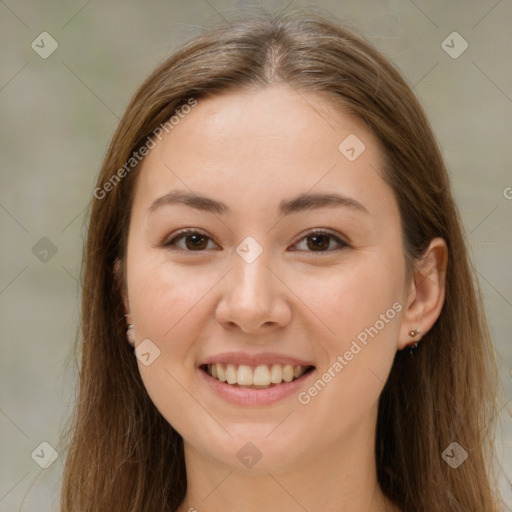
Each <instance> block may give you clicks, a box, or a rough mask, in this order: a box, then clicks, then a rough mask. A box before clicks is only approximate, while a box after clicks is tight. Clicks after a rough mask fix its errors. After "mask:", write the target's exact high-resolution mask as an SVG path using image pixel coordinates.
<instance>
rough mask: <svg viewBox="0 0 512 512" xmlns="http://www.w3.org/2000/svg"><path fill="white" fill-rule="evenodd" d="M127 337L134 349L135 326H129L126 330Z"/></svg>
mask: <svg viewBox="0 0 512 512" xmlns="http://www.w3.org/2000/svg"><path fill="white" fill-rule="evenodd" d="M126 337H127V338H128V343H129V344H130V345H131V346H132V347H134V346H135V331H134V329H133V324H129V325H128V328H127V329H126Z"/></svg>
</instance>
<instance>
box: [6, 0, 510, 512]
mask: <svg viewBox="0 0 512 512" xmlns="http://www.w3.org/2000/svg"><path fill="white" fill-rule="evenodd" d="M287 3H288V2H287ZM290 4H291V5H292V6H301V5H305V4H304V3H302V2H299V1H295V2H291V3H290ZM245 5H248V3H246V2H232V1H231V2H230V1H227V0H187V1H163V0H155V1H153V2H148V3H143V2H137V1H135V0H129V1H125V2H121V1H119V0H117V1H116V0H110V1H105V2H100V1H99V0H91V1H86V0H85V1H74V2H64V1H54V2H50V1H44V2H37V3H36V2H29V1H15V0H5V1H2V0H0V41H1V44H0V118H1V125H0V130H1V143H2V145H1V158H0V169H1V173H0V180H1V181H0V233H1V237H2V250H1V253H0V258H1V259H0V269H1V270H0V315H1V316H0V339H1V363H0V364H1V369H0V383H1V395H0V430H1V441H0V443H1V444H0V461H1V462H0V512H11V511H18V510H24V511H29V510H30V511H32V510H34V511H35V510H37V511H42V510H56V509H57V507H56V505H55V503H56V500H57V499H58V488H59V487H58V486H59V478H60V475H61V471H62V463H63V456H62V447H60V446H59V438H60V432H61V430H62V428H63V426H64V424H65V421H66V419H67V417H68V415H69V414H70V412H71V407H72V400H73V396H74V390H73V388H74V383H75V375H76V368H75V367H74V365H73V362H72V359H71V355H72V348H73V344H74V340H75V336H76V329H77V319H78V314H79V292H80V289H79V284H78V282H77V278H78V275H79V269H80V258H81V248H82V243H83V236H84V229H83V227H82V223H83V220H84V209H85V208H86V206H87V204H88V202H89V200H90V198H91V195H92V190H93V187H94V182H95V176H96V174H97V172H98V170H99V167H100V164H101V160H102V158H103V156H104V154H105V151H106V146H107V143H108V141H109V139H110V137H111V135H112V133H113V130H114V129H115V127H116V125H117V122H118V118H119V117H120V116H121V114H122V112H123V109H124V107H125V106H126V104H127V102H128V100H129V98H130V97H131V95H132V94H133V93H134V91H135V89H136V87H137V86H138V85H139V84H140V82H141V81H142V80H143V79H144V78H145V77H146V75H147V74H148V73H149V72H150V71H151V70H152V69H153V68H154V67H155V66H156V65H157V64H158V63H159V62H161V61H162V60H163V59H164V58H165V57H166V56H168V55H169V54H170V53H171V52H172V51H173V50H174V49H176V48H177V47H178V46H179V45H180V44H181V43H182V42H184V41H185V40H187V39H188V38H189V37H191V36H193V35H195V34H196V33H197V32H198V30H199V29H198V27H200V26H208V25H212V24H215V23H217V22H219V21H221V20H222V17H223V16H225V15H227V14H228V13H230V12H232V11H234V10H238V9H239V8H241V7H243V6H245ZM261 5H263V6H264V7H265V9H267V10H269V11H274V10H275V9H276V8H277V7H282V6H284V5H286V3H285V2H278V1H264V0H262V3H261ZM308 5H312V4H308ZM315 5H317V6H321V7H323V8H325V9H326V10H327V11H326V12H328V11H331V12H334V13H335V14H336V15H337V16H339V17H341V18H343V19H345V20H346V21H347V23H348V24H349V25H350V26H352V27H353V28H354V29H356V30H358V31H359V32H361V33H362V34H363V35H365V36H366V37H367V38H369V39H370V40H371V41H372V42H373V43H374V44H375V45H376V46H377V47H378V48H379V49H380V50H381V51H382V52H383V53H384V54H385V55H386V56H388V57H389V58H391V59H392V60H393V62H394V63H395V64H396V65H397V66H398V67H399V69H400V70H401V71H402V72H403V74H404V76H405V77H406V79H407V80H408V81H409V83H410V84H411V85H412V86H414V91H415V92H416V94H417V95H418V96H419V98H420V100H421V102H422V103H423V105H424V106H425V109H426V111H427V113H428V115H429V117H430V119H431V122H432V124H433V127H434V130H435V132H436V134H437V137H438V140H439V142H440V144H441V147H442V150H443V153H444V156H445V158H446V161H447V164H448V167H449V169H450V173H451V178H452V183H453V187H454V191H455V195H456V199H457V202H458V205H459V207H460V210H461V214H462V218H463V222H464V225H465V228H466V231H467V237H468V242H469V245H470V248H471V252H472V255H473V258H474V261H475V264H476V268H477V271H478V276H479V279H480V282H481V286H482V291H483V294H484V299H485V305H486V311H487V314H488V320H489V324H490V327H491V331H492V334H493V338H494V341H495V345H496V350H497V354H498V361H499V365H500V371H501V377H502V383H503V405H504V408H503V409H502V412H501V414H500V418H499V419H500V421H501V425H502V426H501V429H500V430H499V431H498V452H499V454H500V457H501V459H502V463H503V469H504V472H503V474H502V477H501V485H502V488H503V493H504V495H505V498H506V499H507V503H508V504H509V507H510V506H512V492H511V485H510V483H509V482H510V480H511V477H512V446H511V441H512V422H511V417H510V407H509V406H507V405H506V404H508V402H509V400H511V399H512V385H511V379H510V376H511V372H510V368H511V362H512V348H511V344H510V342H509V340H510V332H511V327H512V323H511V318H512V272H511V265H510V252H511V249H512V229H511V220H512V199H507V197H506V195H508V197H509V198H512V189H508V188H507V187H512V173H511V171H510V162H511V151H512V149H511V147H512V144H511V140H510V138H511V134H512V76H511V63H512V57H511V56H512V33H511V31H510V26H511V22H512V2H511V1H510V0H500V1H496V0H489V1H487V0H486V1H465V0H457V1H451V2H449V3H448V2H440V1H425V0H423V1H422V0H415V1H412V0H394V1H377V0H374V1H362V2H340V1H337V2H335V1H324V2H319V3H316V4H315ZM44 31H46V32H48V33H50V34H51V36H52V37H53V38H54V39H55V40H56V41H57V42H58V45H59V46H58V49H57V50H56V51H55V52H54V53H53V54H52V55H51V56H49V57H48V58H46V59H43V58H41V57H40V56H39V55H38V53H36V51H34V49H32V47H31V43H32V41H34V40H36V42H37V41H40V38H39V39H36V38H37V37H38V36H39V34H41V33H42V32H44ZM454 31H456V32H458V33H459V34H460V35H461V36H462V37H463V38H464V40H465V41H467V43H468V45H469V46H468V48H467V50H466V51H465V52H464V53H462V55H460V56H459V57H458V58H452V57H451V56H450V55H448V53H447V52H446V51H445V50H444V49H443V47H442V42H443V41H444V40H445V39H446V38H447V36H448V35H449V34H451V33H452V32H454ZM448 41H450V39H448ZM461 42H462V41H461V40H455V42H454V49H455V50H456V49H458V48H461V46H460V44H461ZM449 44H450V45H451V42H450V43H449ZM46 48H48V46H46ZM507 191H509V194H507ZM43 237H47V238H48V239H49V240H50V241H51V244H53V245H51V244H49V242H48V241H47V240H46V241H45V240H43V241H42V242H40V240H41V239H42V238H43ZM38 243H39V244H40V245H36V244H38ZM34 246H36V249H33V248H34ZM53 246H54V250H55V249H56V251H57V252H56V253H55V254H52V248H53ZM44 249H46V250H48V253H44V252H41V251H42V250H44ZM34 253H35V254H34ZM45 258H46V259H47V261H46V262H45V261H44V259H45ZM508 405H510V404H508ZM43 441H46V442H48V443H50V444H51V445H52V446H53V447H55V448H56V449H57V451H59V453H60V456H59V457H58V458H57V460H56V462H55V463H53V464H52V465H51V466H50V467H49V468H48V469H44V470H43V469H41V468H40V467H39V466H38V465H37V464H36V462H35V461H34V460H33V459H32V458H31V453H32V452H33V450H34V449H36V447H38V446H39V444H40V443H41V442H43ZM36 453H40V450H39V452H37V451H36ZM47 453H48V452H47ZM511 510H512V508H511Z"/></svg>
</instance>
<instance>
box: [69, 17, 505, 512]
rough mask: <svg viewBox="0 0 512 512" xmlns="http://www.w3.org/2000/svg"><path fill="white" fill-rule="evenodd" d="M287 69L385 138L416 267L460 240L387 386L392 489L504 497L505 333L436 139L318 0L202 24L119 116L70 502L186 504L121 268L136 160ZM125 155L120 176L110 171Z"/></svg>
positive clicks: (460, 507)
mask: <svg viewBox="0 0 512 512" xmlns="http://www.w3.org/2000/svg"><path fill="white" fill-rule="evenodd" d="M278 82H283V83H287V84H288V85H290V86H291V87H293V88H294V89H296V90H297V91H309V92H318V93H325V94H327V95H328V96H329V97H330V98H332V100H334V103H333V105H339V108H343V109H345V111H347V110H348V111H349V112H350V113H352V114H354V115H355V116H357V117H358V118H360V119H362V120H363V121H364V122H365V123H366V125H367V126H368V127H369V129H370V130H371V131H372V133H373V134H374V135H375V136H376V137H378V139H379V140H380V141H381V143H382V148H383V151H384V155H383V156H384V160H385V166H384V169H382V172H383V174H384V176H385V179H386V180H387V182H388V183H389V185H390V186H391V187H392V189H393V191H394V194H395V197H396V200H397V203H398V206H399V210H400V213H401V219H402V231H403V240H404V254H405V255H406V261H407V265H408V270H409V271H411V269H413V268H414V264H415V262H416V261H419V258H420V256H421V255H422V254H423V253H424V251H425V249H426V248H427V246H428V244H429V241H430V240H431V239H432V238H434V237H442V238H444V239H445V240H446V242H447V245H448V250H449V263H448V266H447V269H446V270H447V274H446V296H445V303H444V306H443V309H442V312H441V314H440V316H439V318H438V320H437V321H436V323H435V325H434V326H433V328H432V329H431V330H430V331H429V332H428V333H427V334H426V335H425V336H424V338H423V342H422V344H421V345H420V347H419V348H418V349H417V351H416V353H415V355H414V357H412V358H411V357H410V356H409V355H408V354H406V353H405V352H404V351H399V352H397V354H396V357H395V360H394V363H393V367H392V370H391V374H390V376H389V379H388V381H387V383H386V385H385V387H384V390H383V392H382V394H381V397H380V402H379V414H378V422H377V438H376V461H377V472H378V479H379V483H380V485H381V487H382V490H383V492H384V493H385V494H386V495H387V496H388V497H389V498H390V499H391V500H392V501H393V502H394V503H395V504H396V505H397V506H398V507H399V508H400V509H401V510H403V511H408V512H421V511H425V512H426V511H428V512H446V511H447V510H449V511H451V512H456V511H460V512H462V511H464V512H467V511H486V512H492V511H497V510H499V508H498V507H499V506H500V503H501V501H500V499H499V497H498V496H499V495H498V492H497V489H496V485H495V480H494V476H493V475H494V472H493V467H494V466H493V464H492V462H493V461H494V459H493V457H492V456H493V453H494V452H493V450H492V441H491V439H492V432H493V429H492V428H491V427H492V426H493V421H492V420H493V418H495V415H496V398H495V397H496V395H495V392H496V386H497V374H496V368H495V362H494V356H493V346H492V342H491V340H490V336H489V333H488V328H487V325H486V320H485V316H484V312H483V307H482V301H481V296H480V292H479V289H478V285H477V284H476V281H474V275H475V272H474V269H472V267H471V264H470V262H469V259H468V254H467V249H466V242H465V239H464V235H463V232H462V227H461V221H460V219H459V216H458V213H457V209H456V206H455V204H454V200H453V197H452V193H451V190H450V184H449V180H448V176H447V171H446V168H445V164H444V162H443V159H442V156H441V153H440V150H439V148H438V145H437V142H436V140H435V137H434V135H433V133H432V129H431V128H430V125H429V122H428V120H427V118H426V115H425V113H424V111H423V109H422V107H421V106H420V104H419V103H418V100H417V99H416V98H415V96H414V94H413V92H412V91H411V88H410V87H409V86H408V85H407V83H406V82H405V80H404V79H403V78H402V77H401V75H400V74H399V73H398V71H397V70H396V69H395V68H394V67H393V66H392V65H391V64H390V63H389V62H388V61H387V60H386V59H385V58H384V57H382V56H381V55H380V54H379V53H378V52H377V51H376V50H375V49H374V48H373V47H372V46H371V45H370V44H369V43H367V42H366V41H365V40H364V39H363V38H362V37H360V36H356V35H355V34H354V33H353V32H352V31H350V30H347V29H345V28H343V27H342V26H341V24H339V23H336V22H332V21H330V20H329V19H327V18H326V17H324V16H322V15H319V14H317V13H316V12H315V11H312V10H309V11H305V12H293V13H291V12H288V13H286V12H285V13H279V14H274V15H266V14H261V13H256V14H252V15H249V16H245V17H239V18H234V19H232V20H231V21H230V22H228V23H227V24H225V25H222V26H217V27H214V28H213V29H209V30H207V31H205V32H204V33H203V34H201V35H199V36H197V37H195V38H194V39H192V40H191V41H190V42H189V43H188V44H186V45H185V46H183V47H182V48H181V49H180V50H179V51H178V52H176V53H175V54H174V55H172V56H171V57H170V58H169V59H168V60H166V61H165V62H164V63H163V64H161V65H160V66H159V67H158V68H157V69H156V70H155V71H154V72H153V73H152V74H151V76H149V78H147V80H146V81H145V82H144V83H143V84H142V86H141V87H140V88H139V90H138V91H137V92H136V94H135V96H134V97H133V99H132V100H131V102H130V104H129V105H128V107H127V109H126V111H125V113H124V115H123V118H122V119H121V122H120V124H119V127H118V128H117V131H116V132H115V134H114V136H113V139H112V141H111V144H110V146H109V149H108V152H107V154H106V157H105V160H104V163H103V166H102V169H101V172H100V175H99V178H98V182H97V187H98V188H97V189H96V190H100V189H101V193H95V197H94V199H93V200H92V204H91V211H90V224H89V233H88V239H87V243H86V246H85V249H84V260H83V274H82V283H83V297H82V323H81V332H82V345H81V347H80V348H81V371H80V387H79V395H78V403H77V412H76V414H75V416H74V421H73V425H72V429H71V430H72V438H71V440H70V444H69V451H68V455H67V461H66V466H65V473H64V479H63V487H62V498H61V506H62V511H63V512H78V511H80V512H93V511H94V512H102V511H105V512H112V511H113V510H122V511H123V512H135V511H136V512H154V511H155V510H159V511H175V510H176V508H177V507H178V505H179V504H180V503H181V501H182V500H183V498H184V496H185V491H186V474H185V465H184V455H183V443H182V438H181V436H180V435H179V434H178V433H177V432H176V431H175V430H174V429H173V428H172V426H170V425H169V424H168V423H167V421H166V420H165V419H164V418H163V417H162V416H161V414H160V413H159V412H158V411H157V409H156V407H155V406H154V405H153V403H152V401H151V400H150V398H149V396H148V394H147V393H146V390H145V388H144V385H143V383H142V381H141V378H140V375H139V372H138V368H137V364H136V359H135V357H134V356H133V350H132V349H131V348H130V346H129V345H128V343H127V341H126V332H125V330H126V323H125V319H124V310H123V305H122V297H121V291H120V287H119V282H118V281H117V280H116V276H115V273H114V271H113V267H114V264H115V262H116V260H118V259H119V260H120V261H123V258H124V255H125V251H126V240H127V233H128V227H129V216H130V209H131V201H132V197H133V193H134V186H135V182H136V181H135V180H136V175H137V171H138V166H134V168H133V169H131V168H128V167H126V166H125V164H126V162H128V161H129V160H130V157H131V156H132V155H133V154H134V152H136V151H138V150H139V149H140V148H141V146H142V145H143V144H145V143H147V140H150V139H152V138H154V134H153V132H154V130H155V129H156V128H157V127H158V126H159V125H161V124H163V123H165V122H166V121H168V120H169V119H170V118H171V117H172V115H173V114H174V113H175V111H176V109H177V108H178V107H180V105H183V104H184V103H185V102H187V100H190V99H191V98H194V99H196V100H198V101H200V99H201V98H204V97H206V96H208V95H211V94H214V93H216V92H220V91H226V90H230V89H233V90H234V89H248V90H249V89H255V88H261V87H265V86H267V85H269V84H273V83H278ZM333 108H337V107H336V106H334V107H333ZM148 137H149V139H148ZM123 166H125V172H124V173H122V172H121V173H120V174H117V176H118V177H119V176H121V174H122V175H123V176H122V179H116V180H115V181H113V180H112V177H113V176H114V175H116V173H118V170H119V169H121V168H123ZM107 182H110V186H108V187H106V186H105V184H106V183H107ZM452 442H457V443H458V444H459V445H461V446H462V447H463V448H464V449H465V450H466V452H467V453H468V458H467V460H466V461H465V462H464V463H463V464H462V465H460V466H459V467H458V468H457V469H453V468H452V467H450V465H448V464H447V463H446V462H445V460H443V458H442V457H441V454H442V452H443V450H444V449H445V448H447V447H448V446H449V445H450V444H451V443H452Z"/></svg>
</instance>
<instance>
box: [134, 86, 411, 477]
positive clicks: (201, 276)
mask: <svg viewBox="0 0 512 512" xmlns="http://www.w3.org/2000/svg"><path fill="white" fill-rule="evenodd" d="M155 142H156V147H154V148H153V149H151V150H150V151H149V154H148V155H147V157H146V159H145V161H144V163H143V166H142V169H141V172H140V175H139V176H138V181H137V187H136V192H135V196H134V202H133V208H132V213H131V221H130V230H129V236H128V250H127V262H126V264H127V267H126V282H127V291H128V297H129V305H128V304H127V308H129V311H130V317H131V321H132V322H133V324H134V325H135V334H136V339H137V345H138V349H137V353H138V365H139V369H140V373H141V376H142V379H143V381H144V384H145V386H146V388H147V391H148V393H149V396H150V397H151V399H152V400H153V402H154V404H155V405H156V407H157V408H158V409H159V411H160V412H161V413H162V415H163V416H164V417H165V418H166V419H167V421H168V422H169V423H170V424H171V425H172V426H173V427H174V428H175V429H176V430H177V431H178V432H179V433H180V434H181V435H182V436H183V438H184V441H185V443H186V446H188V447H189V449H191V450H194V451H195V452H196V453H200V454H201V455H202V456H204V457H209V458H211V459H213V460H215V461H217V462H220V463H224V464H227V465H232V466H235V467H238V468H240V469H243V468H244V465H245V466H247V467H250V466H251V465H252V464H253V462H251V461H253V460H256V459H258V458H259V457H261V459H260V460H259V461H258V466H257V467H258V468H262V469H270V468H273V469H276V468H278V467H279V468H285V467H287V466H290V467H291V465H293V464H294V463H296V462H297V461H301V463H307V460H308V458H309V459H311V460H313V459H314V458H315V457H318V456H319V454H321V453H322V452H324V453H326V452H327V451H328V450H331V449H332V447H333V446H338V447H342V446H343V445H345V446H347V447H348V446H349V445H350V444H352V443H353V442H357V439H358V436H365V438H366V439H367V440H369V439H370V437H369V436H370V435H371V433H372V432H374V430H373V429H374V427H375V421H376V412H377V401H378V397H379V394H380V392H381V390H382V388H383V386H384V383H385V381H386V379H387V376H388V373H389V371H390V368H391V365H392V362H393V358H394V356H395V353H396V351H397V348H402V347H403V344H404V340H401V339H400V332H399V331H400V326H401V321H402V315H403V310H405V306H406V304H405V302H406V300H407V288H406V282H405V263H404V257H403V253H402V240H401V230H400V217H399V211H398V207H397V204H396V201H395V199H394V196H393V193H392V190H391V189H390V187H389V186H388V185H387V184H386V183H385V181H384V180H383V178H382V177H381V169H382V159H381V153H380V149H379V146H378V143H377V141H376V140H375V139H374V137H372V135H371V134H370V132H369V131H368V130H367V129H366V127H365V125H364V124H362V123H361V122H360V121H358V120H357V119H355V118H353V117H351V116H349V115H346V114H343V113H340V112H339V109H335V108H334V107H333V106H332V104H330V103H329V102H328V101H327V100H326V98H324V97H322V96H320V95H317V94H312V93H301V94H298V93H296V92H295V91H293V90H292V89H290V88H288V87H286V86H272V87H268V88H265V89H261V90H257V91H253V92H245V93H244V92H229V93H224V94H222V95H219V96H215V97H210V98H208V99H201V100H199V101H198V104H197V106H195V107H194V108H192V109H191V111H190V113H188V114H187V115H183V119H180V122H179V124H177V125H176V126H175V127H174V128H173V129H172V131H170V133H169V134H168V135H166V136H165V137H163V139H162V141H159V140H158V139H155ZM363 144H364V146H363ZM184 230H190V233H189V234H188V235H187V234H183V233H182V232H183V231H184ZM214 363H218V365H217V364H214ZM209 364H210V365H213V366H207V365H209ZM228 364H229V365H230V366H229V367H228V366H227V365H228ZM290 366H291V367H292V368H291V369H290ZM306 368H309V371H307V372H306V373H304V374H303V372H304V370H305V369H306ZM208 371H210V372H211V373H213V376H212V375H209V374H208V373H207V372H208ZM293 371H295V375H296V376H298V378H296V379H295V380H293V381H291V382H286V381H287V380H289V379H290V378H292V377H291V374H292V373H293ZM302 374H303V375H302ZM223 379H228V381H230V382H231V383H227V382H221V380H223ZM254 380H256V383H258V386H259V387H257V388H254V384H253V386H251V387H241V386H240V384H239V383H241V384H242V386H243V385H244V383H249V382H254ZM271 381H275V382H271ZM278 382H281V383H278ZM247 385H248V384H247ZM249 442H250V443H252V445H248V444H247V443H249ZM251 457H252V458H251ZM254 457H255V458H254Z"/></svg>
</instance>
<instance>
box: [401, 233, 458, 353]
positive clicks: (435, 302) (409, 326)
mask: <svg viewBox="0 0 512 512" xmlns="http://www.w3.org/2000/svg"><path fill="white" fill-rule="evenodd" d="M447 263H448V247H447V245H446V242H445V240H444V239H443V238H434V239H432V241H431V242H430V245H429V246H428V248H427V250H426V251H425V254H424V255H423V257H422V259H421V261H420V262H418V264H417V265H416V270H415V272H414V275H413V278H412V279H411V284H410V287H409V293H408V297H407V302H406V308H405V312H404V314H403V317H402V324H401V326H400V333H399V338H398V350H402V349H404V348H405V347H407V346H408V345H412V344H413V343H415V342H417V341H419V340H420V339H421V337H422V336H424V335H425V333H426V332H428V331H429V330H430V329H431V328H432V326H433V325H434V323H435V321H436V320H437V318H438V317H439V315H440V314H441V310H442V308H443V304H444V297H445V284H446V265H447ZM414 330H419V331H421V332H420V333H419V334H417V335H416V336H411V335H410V334H409V333H410V332H411V331H414Z"/></svg>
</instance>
